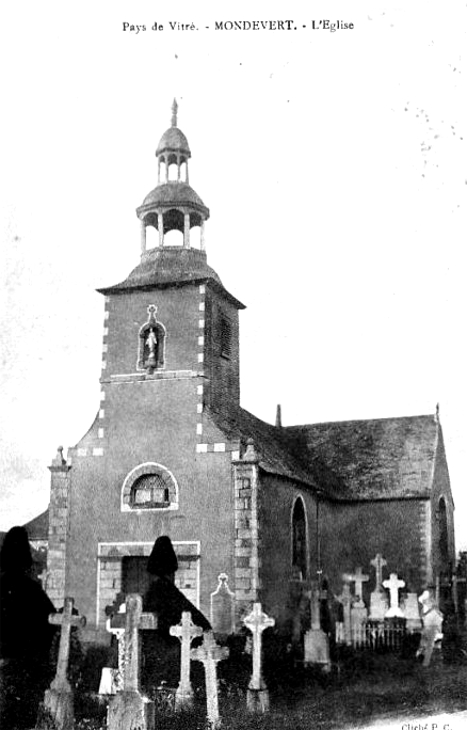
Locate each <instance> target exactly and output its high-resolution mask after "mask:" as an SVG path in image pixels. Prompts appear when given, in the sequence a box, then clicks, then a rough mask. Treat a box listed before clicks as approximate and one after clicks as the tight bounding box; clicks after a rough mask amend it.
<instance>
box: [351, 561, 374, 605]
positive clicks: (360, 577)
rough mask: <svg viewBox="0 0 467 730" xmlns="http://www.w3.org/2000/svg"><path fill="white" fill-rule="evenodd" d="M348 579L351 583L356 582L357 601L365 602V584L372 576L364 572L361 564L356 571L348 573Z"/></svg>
mask: <svg viewBox="0 0 467 730" xmlns="http://www.w3.org/2000/svg"><path fill="white" fill-rule="evenodd" d="M347 579H348V581H349V582H350V583H355V599H356V601H357V602H362V603H363V584H364V583H366V582H367V581H368V580H369V579H370V576H369V575H366V574H365V573H363V572H362V569H361V567H360V566H359V567H358V568H357V570H356V571H355V573H354V574H353V575H352V574H350V575H348V576H347Z"/></svg>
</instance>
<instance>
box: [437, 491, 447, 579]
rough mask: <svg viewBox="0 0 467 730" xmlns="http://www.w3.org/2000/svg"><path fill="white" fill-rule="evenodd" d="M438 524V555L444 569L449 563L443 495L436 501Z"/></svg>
mask: <svg viewBox="0 0 467 730" xmlns="http://www.w3.org/2000/svg"><path fill="white" fill-rule="evenodd" d="M438 525H439V531H438V535H439V555H440V559H441V566H442V568H443V569H444V570H446V569H447V567H448V563H449V538H448V518H447V510H446V500H445V499H444V497H441V499H440V500H439V503H438Z"/></svg>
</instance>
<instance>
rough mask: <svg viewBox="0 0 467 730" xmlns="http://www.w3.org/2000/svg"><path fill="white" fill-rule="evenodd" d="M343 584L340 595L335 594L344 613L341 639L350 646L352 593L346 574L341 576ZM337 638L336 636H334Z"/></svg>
mask: <svg viewBox="0 0 467 730" xmlns="http://www.w3.org/2000/svg"><path fill="white" fill-rule="evenodd" d="M342 578H343V581H344V585H343V587H342V593H341V595H340V596H336V597H337V600H338V601H339V602H340V603H341V604H342V608H343V613H344V626H343V627H342V628H343V633H342V637H341V638H342V640H343V642H344V644H347V645H348V646H350V644H351V643H352V623H351V613H350V611H351V608H352V594H351V592H350V585H349V583H348V580H347V576H346V575H344V576H342ZM336 639H337V637H336Z"/></svg>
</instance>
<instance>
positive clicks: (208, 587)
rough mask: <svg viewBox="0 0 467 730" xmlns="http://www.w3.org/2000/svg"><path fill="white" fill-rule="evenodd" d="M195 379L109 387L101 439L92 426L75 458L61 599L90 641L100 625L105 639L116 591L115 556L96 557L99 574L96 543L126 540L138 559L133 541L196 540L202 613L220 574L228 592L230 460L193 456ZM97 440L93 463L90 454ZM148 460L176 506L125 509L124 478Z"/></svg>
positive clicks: (221, 455)
mask: <svg viewBox="0 0 467 730" xmlns="http://www.w3.org/2000/svg"><path fill="white" fill-rule="evenodd" d="M200 382H201V379H200V378H178V379H176V378H174V379H169V380H157V381H155V380H150V381H145V382H137V383H134V382H133V383H132V382H119V383H112V384H111V385H107V384H106V386H105V393H106V397H105V401H104V404H105V411H106V415H105V419H106V421H107V425H106V428H105V432H104V437H103V438H102V439H96V433H97V431H98V428H99V427H100V421H99V419H97V420H96V422H95V424H94V426H93V428H92V429H91V431H90V432H89V433H88V434H87V435H86V437H85V438H84V439H83V440H82V441H81V442H80V444H79V445H78V448H77V449H76V450H74V452H73V453H72V463H73V466H72V470H71V479H72V487H71V506H70V510H71V511H70V535H69V538H68V561H67V562H68V568H67V592H68V594H70V595H73V596H74V597H75V598H76V601H77V605H78V606H79V608H80V610H81V611H82V612H83V613H86V614H87V616H88V621H89V624H88V626H89V629H88V634H90V633H91V629H92V627H93V626H94V628H95V626H96V619H98V623H99V628H100V629H101V636H103V635H104V634H103V633H102V624H103V609H104V605H105V602H107V605H108V604H110V603H112V602H113V601H112V596H113V597H114V598H115V595H116V594H117V593H118V591H119V590H120V588H121V581H119V574H120V573H121V558H120V562H118V560H117V563H115V556H114V557H112V556H110V557H109V556H106V557H105V560H104V556H103V557H102V561H103V562H102V565H104V564H105V565H104V567H105V574H102V573H101V572H98V550H99V544H101V543H117V544H123V543H131V544H132V545H133V548H131V550H134V551H136V552H132V553H131V554H138V555H139V554H141V555H143V554H147V553H146V552H138V551H140V550H143V548H142V547H141V545H140V544H141V543H153V542H154V540H155V539H156V537H157V536H159V535H161V534H168V535H169V536H170V537H171V538H172V539H173V540H174V541H188V542H190V544H191V543H193V542H199V553H200V558H199V566H200V567H199V578H200V585H199V595H200V607H201V609H202V610H203V611H204V612H205V613H206V615H207V616H209V610H210V594H211V593H212V592H213V591H215V589H216V587H217V585H218V576H219V574H220V573H227V575H228V577H229V580H230V585H231V586H232V587H234V586H233V585H232V584H233V583H234V566H233V543H234V539H233V530H234V525H233V520H234V517H233V515H234V510H233V499H234V497H233V489H232V477H231V472H232V466H231V460H232V453H231V452H230V451H216V452H215V451H212V450H211V451H209V452H202V453H199V452H198V451H197V448H198V442H199V440H200V438H201V436H200V435H199V434H198V433H197V426H198V425H199V423H200V421H202V420H203V417H202V416H200V414H199V413H197V409H196V403H197V400H198V386H199V383H200ZM96 443H99V449H100V450H99V452H98V453H99V454H100V455H99V456H97V455H93V454H94V453H95V446H94V444H96ZM78 454H81V455H78ZM146 462H156V463H158V464H162V465H163V466H164V467H166V468H167V469H168V470H169V471H170V472H171V473H172V474H173V475H174V477H175V479H176V481H177V484H178V488H179V502H178V509H174V510H169V511H164V510H161V511H158V510H138V511H127V512H122V504H121V495H122V485H123V483H124V480H125V478H126V476H127V475H128V474H129V473H130V472H131V471H132V470H133V469H134V468H135V467H136V466H138V465H139V464H144V463H146ZM229 535H230V536H231V537H232V539H231V540H229ZM125 549H126V550H130V548H129V547H128V548H125ZM119 550H120V552H121V549H120V548H119ZM144 550H147V548H144ZM117 559H118V555H117ZM112 560H113V561H114V562H112ZM99 565H100V564H99ZM101 567H102V566H101ZM98 580H99V581H100V585H99V591H100V595H101V600H100V604H101V605H100V608H99V616H96V611H97V610H98V609H97V602H96V592H97V591H98ZM102 581H104V583H105V585H104V583H103V582H102ZM191 597H192V596H190V598H191Z"/></svg>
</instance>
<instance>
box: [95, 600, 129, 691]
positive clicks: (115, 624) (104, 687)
mask: <svg viewBox="0 0 467 730" xmlns="http://www.w3.org/2000/svg"><path fill="white" fill-rule="evenodd" d="M125 612H126V604H125V602H123V603H121V604H120V605H119V607H118V612H117V614H112V615H111V616H110V617H109V618H108V619H107V621H106V624H105V628H106V629H107V631H108V632H109V633H110V634H112V635H113V636H115V638H116V641H117V668H116V669H115V668H113V667H103V669H102V676H101V681H100V685H99V694H100V695H113V694H116V693H117V692H120V690H122V689H123V671H124V666H125Z"/></svg>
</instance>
